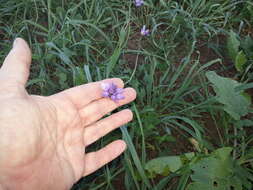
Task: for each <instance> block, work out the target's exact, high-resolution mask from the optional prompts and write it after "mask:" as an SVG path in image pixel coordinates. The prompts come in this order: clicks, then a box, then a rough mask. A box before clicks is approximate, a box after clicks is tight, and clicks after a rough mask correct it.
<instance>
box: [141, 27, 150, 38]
mask: <svg viewBox="0 0 253 190" xmlns="http://www.w3.org/2000/svg"><path fill="white" fill-rule="evenodd" d="M141 35H142V36H148V35H149V29H146V25H144V26H143V27H142V29H141Z"/></svg>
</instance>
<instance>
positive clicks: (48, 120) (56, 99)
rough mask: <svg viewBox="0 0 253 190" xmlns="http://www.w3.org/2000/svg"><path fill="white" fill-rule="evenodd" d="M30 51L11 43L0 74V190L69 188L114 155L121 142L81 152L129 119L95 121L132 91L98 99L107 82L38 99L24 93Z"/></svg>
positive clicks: (21, 44)
mask: <svg viewBox="0 0 253 190" xmlns="http://www.w3.org/2000/svg"><path fill="white" fill-rule="evenodd" d="M30 62H31V53H30V49H29V47H28V45H27V44H26V42H25V41H24V40H22V39H20V38H19V39H17V40H16V41H15V43H14V47H13V49H12V50H11V51H10V53H9V55H8V56H7V58H6V59H5V61H4V63H3V65H2V68H1V70H0V105H1V106H0V113H1V114H0V171H1V175H0V189H19V190H22V189H55V190H57V189H69V188H70V187H71V186H72V185H73V183H75V182H76V181H77V180H78V179H80V178H81V177H82V176H86V175H88V174H90V173H92V172H94V171H95V170H97V169H98V168H100V167H101V166H103V165H105V164H106V163H108V162H110V161H111V160H113V159H114V158H116V157H117V156H119V155H120V154H121V153H122V152H123V151H124V150H125V147H126V145H125V143H124V141H122V140H117V141H114V142H112V143H111V144H109V145H107V146H106V147H104V148H102V149H101V150H99V151H97V152H91V153H85V147H86V146H88V145H90V144H92V143H93V142H95V141H96V140H98V139H99V138H101V137H102V136H104V135H106V134H107V133H109V132H110V131H112V130H113V129H116V128H118V127H119V126H121V125H123V124H125V123H127V122H129V121H130V120H131V119H132V112H131V111H130V110H123V111H120V112H118V113H115V114H112V115H110V116H108V117H106V118H103V119H101V118H102V117H103V116H105V115H106V114H107V113H109V112H111V111H112V110H114V109H116V108H117V107H119V106H121V105H124V104H126V103H129V102H131V101H133V100H134V99H135V97H136V93H135V91H134V89H132V88H126V89H125V90H124V96H125V99H123V100H120V101H119V102H114V101H112V100H110V99H108V98H102V96H101V94H102V90H101V84H102V83H107V82H113V83H115V84H116V85H117V86H118V87H123V82H122V81H121V80H120V79H107V80H104V81H99V82H94V83H89V84H85V85H81V86H78V87H74V88H71V89H68V90H65V91H63V92H60V93H58V94H55V95H52V96H49V97H42V96H33V95H29V94H27V92H26V90H25V87H24V86H25V83H26V81H27V79H28V76H29V67H30Z"/></svg>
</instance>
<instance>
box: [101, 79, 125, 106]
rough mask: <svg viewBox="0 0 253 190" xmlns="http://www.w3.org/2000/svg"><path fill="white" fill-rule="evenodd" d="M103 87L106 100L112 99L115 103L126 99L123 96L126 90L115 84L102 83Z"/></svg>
mask: <svg viewBox="0 0 253 190" xmlns="http://www.w3.org/2000/svg"><path fill="white" fill-rule="evenodd" d="M101 87H102V89H103V93H102V96H103V97H105V98H111V99H112V100H113V101H114V102H117V101H118V100H122V99H124V98H125V96H124V95H123V92H124V90H123V89H122V88H118V87H117V86H116V85H115V84H113V83H102V85H101Z"/></svg>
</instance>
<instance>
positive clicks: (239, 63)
mask: <svg viewBox="0 0 253 190" xmlns="http://www.w3.org/2000/svg"><path fill="white" fill-rule="evenodd" d="M246 62H247V57H246V55H245V54H244V53H243V51H240V52H239V53H238V54H237V55H236V58H235V68H236V70H237V71H239V72H242V71H243V67H244V65H245V63H246Z"/></svg>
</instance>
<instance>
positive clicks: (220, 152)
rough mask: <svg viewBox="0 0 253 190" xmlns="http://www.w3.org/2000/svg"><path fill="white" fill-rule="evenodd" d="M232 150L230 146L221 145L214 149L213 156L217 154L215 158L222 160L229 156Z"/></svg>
mask: <svg viewBox="0 0 253 190" xmlns="http://www.w3.org/2000/svg"><path fill="white" fill-rule="evenodd" d="M232 150H233V148H231V147H223V148H219V149H217V150H215V151H214V153H213V154H214V155H215V156H217V158H219V159H221V160H222V161H224V160H226V159H228V158H229V157H230V154H231V152H232Z"/></svg>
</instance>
